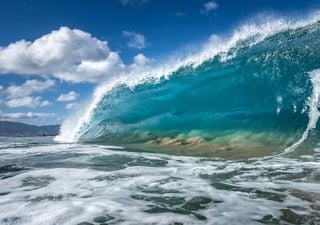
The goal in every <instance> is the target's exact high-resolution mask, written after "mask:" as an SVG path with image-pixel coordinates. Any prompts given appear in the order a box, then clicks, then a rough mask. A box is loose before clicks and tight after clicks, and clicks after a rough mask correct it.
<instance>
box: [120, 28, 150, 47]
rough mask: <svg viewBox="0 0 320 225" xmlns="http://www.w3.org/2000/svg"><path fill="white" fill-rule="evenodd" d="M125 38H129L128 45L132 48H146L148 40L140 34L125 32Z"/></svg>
mask: <svg viewBox="0 0 320 225" xmlns="http://www.w3.org/2000/svg"><path fill="white" fill-rule="evenodd" d="M122 34H123V36H124V37H127V38H129V40H128V42H127V45H128V46H129V47H130V48H136V49H143V48H145V47H146V40H145V37H144V36H143V34H139V33H137V32H134V31H123V32H122Z"/></svg>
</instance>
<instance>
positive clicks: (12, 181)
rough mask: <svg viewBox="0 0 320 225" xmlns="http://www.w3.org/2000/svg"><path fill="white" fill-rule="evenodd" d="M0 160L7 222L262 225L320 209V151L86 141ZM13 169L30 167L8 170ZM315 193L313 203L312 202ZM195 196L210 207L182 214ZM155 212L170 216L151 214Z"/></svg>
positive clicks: (0, 205) (2, 220) (0, 204)
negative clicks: (237, 151)
mask: <svg viewBox="0 0 320 225" xmlns="http://www.w3.org/2000/svg"><path fill="white" fill-rule="evenodd" d="M15 141H16V140H15ZM34 141H36V140H33V142H34ZM111 148H112V147H111ZM0 155H1V158H0V172H1V173H0V177H1V179H0V187H1V188H0V224H2V225H9V224H10V225H13V224H15V225H20V224H21V225H22V224H23V225H43V224H46V225H54V224H61V225H75V224H78V223H81V222H85V221H86V222H90V223H94V222H93V220H94V218H96V217H101V216H105V215H106V214H108V215H109V217H110V218H113V219H110V221H108V222H111V223H112V224H119V225H150V224H157V225H158V224H159V225H162V224H163V225H169V224H174V223H178V222H180V223H183V224H184V225H193V224H194V225H200V224H212V225H227V224H228V225H238V224H250V225H251V224H252V225H255V224H261V223H259V222H258V221H257V220H261V219H262V218H263V217H264V216H266V215H272V217H273V218H274V219H277V220H279V219H280V218H281V215H282V211H281V210H282V209H288V208H290V209H291V210H293V211H294V212H295V213H298V214H300V215H312V213H313V214H315V213H316V210H313V209H312V208H311V206H312V205H317V204H318V205H319V204H320V192H319V183H318V182H319V168H320V163H319V162H320V154H319V151H318V149H317V150H315V152H314V153H312V155H302V156H300V157H299V158H297V159H294V158H284V157H274V158H272V159H269V160H265V159H263V160H260V159H255V160H249V161H225V160H214V159H208V158H193V157H182V156H170V155H161V154H150V153H141V152H125V151H112V150H109V149H107V148H105V147H102V146H93V145H80V144H55V145H39V146H28V145H25V146H20V147H18V148H3V149H0ZM9 165H11V166H14V167H20V168H24V169H25V170H22V171H18V172H5V171H6V170H5V169H4V166H9ZM223 185H225V186H223ZM297 193H298V194H297ZM134 196H137V197H134ZM310 196H313V197H312V198H313V199H312V198H311V200H312V201H313V202H311V201H310V200H306V199H305V198H307V197H309V198H310ZM194 198H207V199H210V202H207V203H203V204H202V205H201V207H198V208H196V209H192V210H189V211H187V212H186V211H184V212H181V211H179V209H180V210H183V209H184V208H185V206H184V205H185V204H186V203H187V202H189V201H191V199H194ZM155 207H160V208H164V209H166V210H167V211H164V212H148V211H147V210H150V209H154V208H155ZM193 213H194V214H193ZM195 214H199V215H202V216H205V217H206V218H207V219H206V220H200V219H198V218H197V217H196V216H195ZM315 215H317V214H315ZM309 220H310V222H314V223H315V224H317V221H318V222H319V218H318V219H317V217H312V216H311V217H310V218H309ZM94 224H99V223H94ZM280 224H287V223H286V222H284V221H281V222H280Z"/></svg>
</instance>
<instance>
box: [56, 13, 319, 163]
mask: <svg viewBox="0 0 320 225" xmlns="http://www.w3.org/2000/svg"><path fill="white" fill-rule="evenodd" d="M261 20H263V21H264V22H261V23H248V24H246V25H243V26H241V27H240V28H239V29H237V30H236V31H235V32H234V33H233V34H232V35H230V36H229V37H228V36H227V37H219V36H216V35H213V36H212V37H211V38H210V41H209V43H207V44H205V45H204V46H203V47H202V50H200V51H199V52H194V53H192V54H189V55H187V56H184V57H181V56H180V57H171V58H169V59H168V60H167V62H164V63H159V64H158V65H147V66H145V67H144V68H127V69H126V70H124V71H123V74H117V75H116V74H115V76H114V77H113V78H112V79H110V80H108V81H107V82H106V83H105V84H103V85H101V86H99V87H98V88H97V89H96V91H95V93H94V97H93V100H92V102H91V103H89V105H88V106H87V107H85V109H84V111H83V112H80V113H79V115H78V116H76V117H74V115H73V119H71V118H68V119H67V120H66V121H65V122H64V124H63V126H62V129H61V133H60V135H59V136H58V137H57V138H56V140H58V141H65V142H70V141H71V142H72V141H85V142H95V143H104V144H114V145H121V146H126V147H131V148H138V149H146V150H156V151H163V150H165V151H170V152H176V153H177V152H179V153H181V154H200V155H208V154H209V155H211V154H214V155H216V156H225V155H233V156H240V157H241V156H244V157H248V156H263V155H267V154H270V153H272V154H273V153H278V154H279V153H281V152H283V150H284V152H291V151H293V150H294V149H296V148H297V147H298V146H300V145H301V144H303V143H304V142H305V140H306V139H307V138H308V135H309V133H310V132H313V130H314V129H315V128H316V124H317V121H318V118H319V111H318V104H319V94H320V93H319V92H320V91H319V89H320V85H319V80H320V78H319V76H320V72H319V68H320V58H319V57H320V40H319V38H318V37H319V35H320V22H319V20H320V16H319V13H318V12H317V13H313V14H311V15H309V16H308V17H307V18H300V19H296V20H293V19H284V18H277V19H275V18H271V19H266V18H264V19H261ZM310 145H313V144H312V141H311V142H310V143H307V144H305V146H304V147H310Z"/></svg>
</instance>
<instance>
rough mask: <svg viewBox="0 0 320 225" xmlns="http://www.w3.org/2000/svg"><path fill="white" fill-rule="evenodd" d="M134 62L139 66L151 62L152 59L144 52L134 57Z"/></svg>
mask: <svg viewBox="0 0 320 225" xmlns="http://www.w3.org/2000/svg"><path fill="white" fill-rule="evenodd" d="M133 62H134V64H135V65H137V66H144V65H146V64H148V63H150V62H151V59H149V58H148V57H146V56H144V55H143V54H141V53H139V54H138V55H136V56H135V57H133Z"/></svg>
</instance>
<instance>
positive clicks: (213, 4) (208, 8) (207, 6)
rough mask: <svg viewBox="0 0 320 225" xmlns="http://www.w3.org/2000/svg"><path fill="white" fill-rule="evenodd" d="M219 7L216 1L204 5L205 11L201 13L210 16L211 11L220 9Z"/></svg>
mask: <svg viewBox="0 0 320 225" xmlns="http://www.w3.org/2000/svg"><path fill="white" fill-rule="evenodd" d="M218 7H219V5H218V3H216V2H215V1H210V2H207V3H205V4H204V5H203V9H202V10H201V11H200V12H201V13H202V14H208V13H209V12H210V11H213V10H216V9H218Z"/></svg>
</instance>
